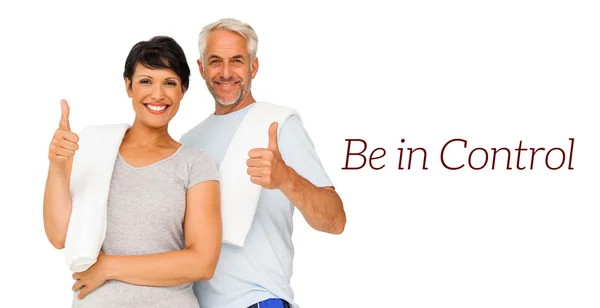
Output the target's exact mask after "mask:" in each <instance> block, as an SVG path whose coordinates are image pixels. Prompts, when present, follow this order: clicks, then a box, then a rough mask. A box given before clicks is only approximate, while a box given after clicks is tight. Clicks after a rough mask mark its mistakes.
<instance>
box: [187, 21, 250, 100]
mask: <svg viewBox="0 0 600 308" xmlns="http://www.w3.org/2000/svg"><path fill="white" fill-rule="evenodd" d="M202 60H204V62H202ZM198 65H199V66H200V74H201V75H202V78H204V80H205V81H206V86H207V87H208V90H209V91H210V93H211V94H212V96H213V97H214V98H215V100H216V101H217V102H218V103H219V104H221V105H224V106H231V105H235V104H237V103H239V102H240V101H242V100H244V98H246V96H247V95H248V93H250V88H251V84H252V79H253V78H254V76H255V75H256V71H257V68H258V60H257V59H256V58H254V59H250V55H249V54H248V45H247V41H246V39H245V38H244V37H242V36H241V35H239V34H237V33H234V32H231V31H227V30H221V29H219V30H215V31H213V32H211V33H210V34H209V35H208V37H207V42H206V52H205V55H204V59H200V60H198Z"/></svg>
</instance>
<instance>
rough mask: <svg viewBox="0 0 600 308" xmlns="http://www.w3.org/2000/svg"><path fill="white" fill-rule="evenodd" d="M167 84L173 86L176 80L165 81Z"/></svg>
mask: <svg viewBox="0 0 600 308" xmlns="http://www.w3.org/2000/svg"><path fill="white" fill-rule="evenodd" d="M167 85H168V86H172V87H174V86H176V85H177V83H176V82H174V81H167Z"/></svg>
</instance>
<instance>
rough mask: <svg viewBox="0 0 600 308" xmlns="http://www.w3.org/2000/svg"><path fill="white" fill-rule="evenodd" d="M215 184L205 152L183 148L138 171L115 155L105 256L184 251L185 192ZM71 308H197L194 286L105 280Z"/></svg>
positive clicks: (212, 164) (215, 175)
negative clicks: (164, 285)
mask: <svg viewBox="0 0 600 308" xmlns="http://www.w3.org/2000/svg"><path fill="white" fill-rule="evenodd" d="M208 180H218V171H217V167H216V162H215V161H214V160H213V159H212V157H211V156H209V155H208V154H207V153H205V152H203V151H201V150H198V149H194V148H191V147H187V146H181V147H180V148H179V149H178V150H177V151H176V152H175V153H174V154H172V155H171V156H169V157H168V158H165V159H163V160H161V161H158V162H156V163H154V164H151V165H148V166H145V167H140V168H136V167H133V166H131V165H129V164H128V163H127V162H125V161H124V160H123V158H122V157H121V156H120V155H119V156H118V157H117V159H116V162H115V167H114V171H113V176H112V180H111V184H110V192H109V195H108V213H107V214H108V216H107V230H106V239H105V241H104V243H103V245H102V251H103V252H104V253H106V254H107V255H144V254H155V253H161V252H167V251H173V250H181V249H183V248H184V247H185V241H184V233H183V221H184V215H185V208H186V191H187V189H188V188H190V187H192V186H194V185H196V184H198V183H201V182H204V181H208ZM77 293H78V292H75V294H74V296H73V297H74V298H73V305H72V307H73V308H113V307H115V308H117V307H119V308H120V307H123V308H125V307H127V308H136V307H140V308H142V307H143V308H172V307H178V308H198V307H199V305H198V300H197V299H196V296H195V295H194V292H193V290H192V284H191V283H190V284H184V285H179V286H174V287H153V286H140V285H132V284H128V283H125V282H121V281H115V280H111V281H107V282H106V283H105V284H104V285H102V286H101V287H100V288H98V289H96V290H94V291H93V292H91V293H90V294H88V295H87V296H86V297H85V298H83V299H82V300H79V299H78V298H77V297H76V294H77Z"/></svg>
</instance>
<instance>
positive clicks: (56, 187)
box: [44, 100, 79, 249]
mask: <svg viewBox="0 0 600 308" xmlns="http://www.w3.org/2000/svg"><path fill="white" fill-rule="evenodd" d="M61 107H62V116H61V119H60V123H59V126H58V129H57V130H56V132H55V133H54V137H53V138H52V141H51V142H50V147H49V151H48V160H49V161H50V166H49V168H48V177H47V178H46V188H45V191H44V230H45V231H46V236H47V237H48V240H49V241H50V243H52V246H54V247H55V248H56V249H63V248H64V247H65V238H66V236H67V228H68V227H69V219H70V218H71V208H72V204H71V193H70V188H69V185H70V178H71V168H72V166H73V156H74V155H75V151H77V149H79V145H78V144H77V142H79V136H77V134H75V133H73V132H71V128H70V125H69V105H68V104H67V102H66V101H64V100H63V101H61Z"/></svg>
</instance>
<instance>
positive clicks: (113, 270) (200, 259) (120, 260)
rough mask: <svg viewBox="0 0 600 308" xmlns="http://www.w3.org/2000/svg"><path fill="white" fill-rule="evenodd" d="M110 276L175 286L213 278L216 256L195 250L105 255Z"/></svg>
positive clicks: (133, 282)
mask: <svg viewBox="0 0 600 308" xmlns="http://www.w3.org/2000/svg"><path fill="white" fill-rule="evenodd" d="M104 257H105V258H106V271H107V276H108V277H107V278H108V279H113V280H119V281H123V282H127V283H130V284H135V285H145V286H176V285H180V284H184V283H191V282H194V281H198V280H208V279H210V278H212V276H213V274H214V270H215V267H216V259H217V258H218V257H211V256H206V255H204V254H202V253H201V252H200V251H196V250H194V249H184V250H176V251H170V252H164V253H159V254H150V255H141V256H107V255H105V256H104Z"/></svg>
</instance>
